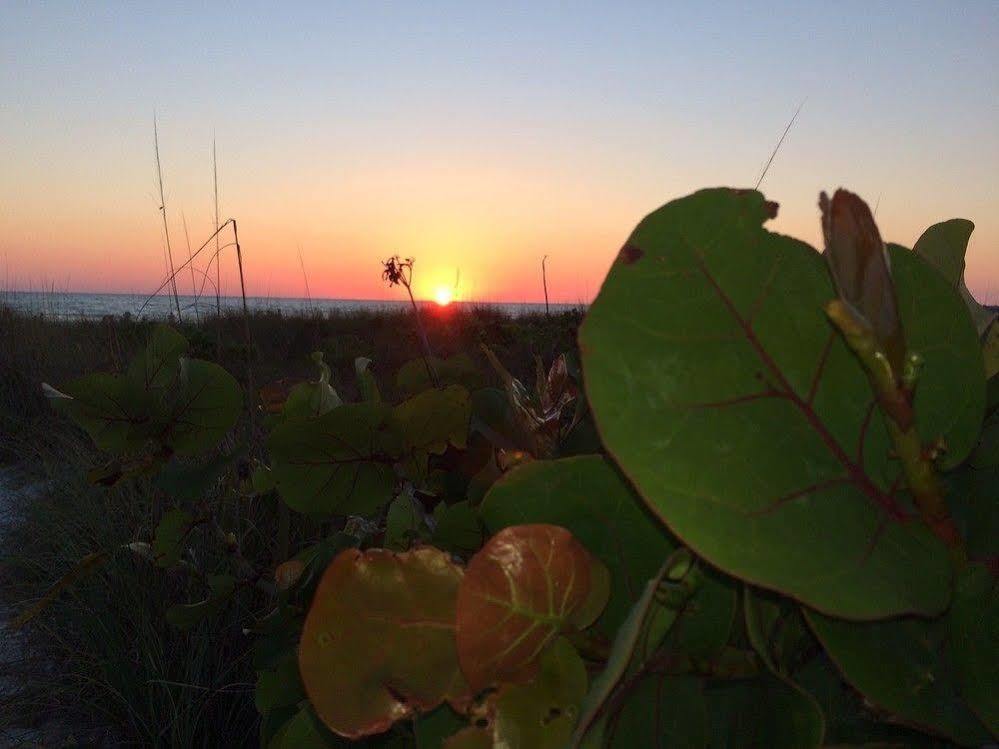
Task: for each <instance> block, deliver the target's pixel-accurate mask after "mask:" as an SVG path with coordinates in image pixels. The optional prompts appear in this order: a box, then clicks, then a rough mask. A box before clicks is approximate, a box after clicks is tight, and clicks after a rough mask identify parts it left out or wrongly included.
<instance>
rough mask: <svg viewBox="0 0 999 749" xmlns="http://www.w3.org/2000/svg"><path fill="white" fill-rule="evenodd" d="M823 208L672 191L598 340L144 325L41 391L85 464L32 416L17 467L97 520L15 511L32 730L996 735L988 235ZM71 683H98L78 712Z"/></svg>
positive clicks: (789, 737) (646, 741)
mask: <svg viewBox="0 0 999 749" xmlns="http://www.w3.org/2000/svg"><path fill="white" fill-rule="evenodd" d="M820 209H821V215H822V226H823V231H824V235H825V252H824V253H823V254H820V253H818V252H816V251H815V250H814V249H813V248H811V247H809V246H808V245H806V244H804V243H801V242H798V241H797V240H793V239H791V238H789V237H784V236H781V235H778V234H773V233H770V232H768V231H767V230H766V229H765V228H764V226H763V225H764V223H765V222H766V220H768V219H770V218H773V217H774V216H775V215H776V211H777V205H776V204H774V203H770V202H767V201H766V200H765V199H764V198H763V196H762V195H761V194H760V193H758V192H756V191H745V190H731V189H714V190H704V191H701V192H698V193H695V194H694V195H691V196H688V197H686V198H682V199H680V200H676V201H673V202H671V203H669V204H667V205H665V206H663V207H662V208H660V209H659V210H657V211H656V212H654V213H652V214H650V215H649V216H648V217H646V219H645V220H643V221H642V222H641V223H640V224H639V226H638V227H637V228H636V229H635V231H634V232H633V234H632V235H631V237H630V238H629V239H628V241H627V243H626V244H625V246H624V247H623V248H622V250H621V252H620V255H619V256H618V258H617V260H616V261H615V263H614V264H613V266H612V268H611V270H610V271H609V273H608V276H607V278H606V280H605V282H604V284H603V287H602V289H601V292H600V294H599V296H598V297H597V299H596V301H595V302H594V304H593V305H592V307H591V308H590V309H589V311H588V312H587V315H586V318H585V320H584V321H583V322H582V324H581V325H580V326H579V330H578V340H579V350H578V352H577V350H576V347H575V345H574V338H575V336H574V332H575V330H574V329H575V328H576V327H577V326H576V323H577V322H578V320H577V319H576V318H574V317H573V316H571V315H568V316H563V317H559V318H554V319H553V318H547V317H537V318H528V319H521V320H517V321H510V320H507V319H505V318H502V317H500V316H496V315H494V314H491V313H487V312H472V313H469V314H466V313H462V312H459V311H457V310H447V311H442V312H441V313H440V314H439V315H438V316H435V317H428V321H427V323H426V328H427V335H426V337H424V335H423V333H422V331H421V333H420V336H419V338H420V341H421V344H422V345H421V347H420V348H415V347H414V339H415V338H416V335H415V333H414V327H413V322H414V321H412V320H410V319H408V318H406V317H402V316H394V315H386V316H369V317H368V318H367V319H366V320H364V324H365V327H363V328H360V329H357V328H354V329H353V330H351V329H350V324H356V323H357V322H358V320H361V319H362V318H340V319H318V318H317V319H314V320H305V321H298V322H296V323H295V324H294V325H292V326H288V325H286V324H283V321H275V320H271V319H269V318H267V317H257V318H254V319H253V320H252V321H240V325H241V326H242V324H243V323H245V322H250V323H252V324H251V325H248V326H246V327H241V328H240V329H238V330H237V329H236V328H235V326H234V325H232V323H233V322H235V321H232V320H229V321H226V320H223V321H214V322H210V323H209V324H208V325H206V326H205V327H204V328H199V329H188V330H186V331H185V332H184V333H183V334H182V333H181V332H178V330H177V329H176V328H174V327H170V326H167V325H155V326H144V329H142V327H141V326H131V328H129V330H130V335H131V336H132V337H131V338H130V339H129V340H128V342H127V343H126V344H124V345H123V344H122V342H121V340H120V339H117V340H115V343H114V345H109V346H108V350H109V351H110V352H113V353H112V354H111V355H112V356H113V360H112V361H111V362H109V364H110V366H109V367H108V369H109V370H110V371H105V372H97V373H95V372H93V371H92V370H91V369H90V368H89V367H88V368H82V371H83V372H84V374H83V375H82V376H79V377H75V378H72V377H68V376H67V377H66V378H64V379H59V380H56V381H55V382H54V383H53V384H52V385H46V386H45V392H46V396H47V398H48V400H49V404H50V406H51V408H52V410H53V412H54V413H56V414H59V415H62V416H64V417H68V419H69V420H70V421H72V422H73V423H75V424H76V425H77V426H78V427H79V428H80V429H82V430H83V431H84V432H85V433H86V435H87V436H88V437H89V440H90V442H91V443H92V446H90V445H88V444H87V442H86V441H84V440H82V439H81V435H80V433H79V432H73V431H71V430H69V429H68V427H67V425H66V423H65V422H64V421H59V420H58V419H56V417H54V416H52V415H51V414H48V413H47V412H46V411H45V410H44V408H42V406H41V404H40V402H39V401H38V396H37V395H29V396H25V398H24V399H23V402H20V403H18V404H17V405H16V406H15V404H14V403H13V402H12V404H11V405H12V413H13V414H14V416H12V417H11V418H15V417H16V418H17V419H19V420H20V423H21V424H33V425H34V428H35V432H34V433H33V434H31V435H30V436H29V437H28V438H26V439H25V438H20V439H19V438H17V437H13V436H11V437H9V438H8V440H7V442H8V448H7V449H8V450H9V451H10V452H11V454H15V455H17V454H20V455H24V450H25V449H34V450H36V451H37V453H38V455H39V456H42V457H43V458H44V456H49V460H50V462H49V463H48V464H47V465H46V467H45V470H46V472H47V473H48V476H49V478H50V479H51V480H52V483H51V484H50V486H57V484H56V483H55V479H56V477H57V476H58V477H62V480H64V481H67V482H70V483H68V484H66V485H65V486H66V494H64V495H63V496H62V497H61V498H60V499H61V501H63V502H66V501H69V502H72V503H74V506H75V504H76V503H81V504H85V505H86V506H87V507H88V508H89V509H88V510H87V511H85V512H79V511H76V510H73V511H71V512H70V511H65V510H64V511H62V512H59V511H55V510H54V509H50V510H49V511H48V512H49V513H50V514H48V515H46V514H45V512H46V510H45V508H46V507H49V508H54V507H55V506H56V502H55V501H50V502H49V503H46V502H39V503H33V509H32V510H30V511H29V515H30V517H32V518H33V519H34V520H33V522H32V521H30V520H29V521H28V522H26V523H23V524H21V525H20V526H19V527H20V531H15V532H16V533H17V532H20V534H21V536H20V538H22V539H23V543H24V548H23V549H22V550H21V551H20V552H19V553H18V554H12V555H11V559H10V561H9V562H8V567H9V569H11V570H13V572H14V574H13V575H11V578H12V581H13V582H11V583H9V584H8V587H9V588H10V589H11V590H14V591H19V592H15V594H14V597H13V600H15V601H19V602H20V606H19V612H20V613H19V616H18V618H17V619H16V620H14V625H15V626H17V627H21V626H22V625H23V626H25V627H26V631H27V633H28V640H29V645H30V647H31V648H33V650H30V652H32V653H36V652H37V653H38V654H39V656H40V658H41V660H40V661H39V662H40V663H41V664H44V665H43V666H42V667H40V668H36V670H35V671H34V672H31V669H30V666H29V667H27V668H28V670H27V671H26V672H25V673H26V676H32V677H35V680H34V681H33V682H31V683H30V685H29V686H28V688H27V689H26V690H25V691H23V692H21V693H19V694H18V695H17V697H15V699H14V700H13V705H14V707H15V708H16V709H18V710H21V712H20V713H18V714H19V715H21V716H23V717H28V716H30V715H31V713H30V710H25V707H24V706H25V705H32V704H34V705H36V706H37V705H45V706H47V707H53V706H58V707H61V708H64V709H68V708H70V707H72V708H73V711H68V715H67V718H72V719H76V720H79V721H83V722H84V723H86V722H88V721H89V722H90V723H94V724H101V723H102V720H103V724H104V725H106V726H110V728H111V730H112V731H113V732H114V733H115V735H116V736H120V737H122V738H124V739H126V740H131V741H137V742H138V743H152V744H173V745H179V744H183V745H189V744H197V743H206V744H210V745H216V744H225V745H236V744H241V743H253V742H254V741H258V742H259V744H260V745H262V746H265V747H268V749H283V748H286V747H287V748H290V747H341V746H366V747H379V748H388V747H417V749H426V748H427V747H432V748H433V749H438V748H441V749H468V748H473V749H488V748H489V747H504V748H505V749H561V747H578V748H580V749H584V748H585V749H595V748H596V747H613V748H618V747H621V748H624V747H645V746H683V747H761V746H766V747H789V748H790V747H819V746H823V745H837V744H864V745H870V744H872V743H873V744H877V745H889V746H923V745H925V746H936V745H940V744H941V743H946V744H958V745H968V746H979V745H984V744H987V743H989V742H990V741H993V740H994V739H995V738H996V734H997V729H999V703H997V702H996V695H997V694H999V688H997V687H999V684H997V674H999V629H997V627H999V616H997V612H999V608H997V607H999V586H997V585H996V577H997V573H999V562H997V560H999V547H997V545H996V544H997V539H999V533H997V532H996V531H997V529H999V524H997V512H996V509H997V500H999V498H997V495H996V486H999V481H997V479H999V473H997V472H999V454H997V451H996V444H997V434H999V431H997V430H999V379H997V372H999V333H997V331H999V328H997V326H996V322H995V315H993V314H992V313H991V312H990V311H989V310H987V309H985V308H983V307H981V306H980V305H978V304H977V303H976V302H975V300H974V299H973V298H971V296H970V294H968V293H967V290H966V289H965V288H964V285H963V280H962V276H963V264H964V260H963V257H964V251H965V248H966V246H967V240H968V236H969V234H970V231H971V226H970V223H969V222H964V221H960V220H955V221H948V222H944V223H942V224H937V225H935V226H933V227H931V228H930V229H929V230H928V231H927V232H926V233H925V234H924V235H923V237H921V238H920V240H919V242H917V244H916V246H915V247H914V248H913V249H911V250H910V249H908V248H904V247H900V246H898V245H891V244H888V245H886V244H885V243H884V242H883V241H882V239H881V237H880V235H879V232H878V229H877V226H876V225H875V223H874V220H873V217H872V216H871V213H870V211H869V209H868V207H867V205H866V204H865V203H864V202H863V201H861V200H860V199H859V198H858V197H857V196H855V195H852V194H851V193H849V192H846V191H843V190H840V191H837V192H836V194H835V195H834V196H833V197H832V198H831V199H830V198H828V197H827V196H825V195H823V196H822V199H821V201H820ZM414 307H415V304H414ZM414 312H415V310H414ZM21 323H22V324H24V325H30V324H41V323H38V322H37V321H35V322H34V323H33V322H32V321H29V320H21ZM227 325H228V327H227ZM334 325H336V326H339V327H336V329H333V328H334ZM269 326H270V327H269ZM126 327H128V326H126ZM247 327H248V330H247V329H246V328H247ZM289 327H290V328H291V332H292V335H289V331H288V328H289ZM93 330H95V331H104V332H105V333H106V332H108V331H110V330H116V329H115V328H114V326H113V325H110V324H108V326H107V328H101V327H95V328H93ZM240 333H242V337H241V336H240ZM213 336H214V338H213ZM8 345H9V346H10V347H11V350H17V349H18V347H17V346H16V345H14V343H13V342H8ZM67 345H71V343H67ZM21 355H22V356H26V357H27V358H28V359H30V355H28V354H24V353H22V354H21ZM63 356H65V354H63ZM90 364H94V362H90ZM16 371H17V372H19V373H20V374H18V375H14V376H11V377H10V378H8V379H9V380H10V384H9V385H8V386H7V387H8V388H9V391H10V392H11V393H16V392H17V391H18V390H19V389H22V390H24V392H26V393H27V392H28V391H30V390H31V387H30V386H31V384H32V383H33V382H37V380H36V379H34V378H35V377H36V376H38V375H39V374H42V376H46V377H47V376H48V373H44V374H43V373H40V372H39V371H38V370H37V369H35V370H31V369H29V368H28V367H27V365H23V364H22V365H21V366H20V367H19V368H18V369H17V370H16ZM78 371H80V370H77V372H78ZM25 373H27V374H25ZM56 374H64V373H62V372H59V373H56ZM65 374H67V375H68V374H70V373H65ZM25 383H27V389H25V387H26V386H25ZM53 385H54V386H53ZM15 399H17V398H16V396H14V398H12V400H15ZM15 407H16V408H17V409H19V410H16V411H14V410H13V408H15ZM45 425H47V426H45ZM11 434H13V431H11ZM43 435H44V436H43ZM60 441H61V443H62V444H60ZM70 445H72V446H73V447H72V449H70V448H69V446H70ZM94 447H96V448H97V449H96V450H95V449H94ZM66 455H70V456H74V457H73V460H72V461H70V460H68V459H64V456H66ZM60 459H63V460H64V462H65V463H71V465H65V466H62V467H61V468H56V467H55V464H57V463H59V461H60ZM81 474H83V475H85V476H86V479H87V484H88V486H85V485H84V484H83V483H82V480H81ZM72 482H75V483H72ZM35 504H37V507H35V506H34V505H35ZM94 508H97V509H94ZM80 517H83V518H88V521H87V522H83V523H77V526H78V528H77V529H74V528H72V527H69V526H68V525H67V519H72V520H76V519H77V518H80ZM95 518H102V520H95ZM110 518H113V520H111V519H110ZM46 524H48V527H47V526H46ZM43 529H44V530H43ZM46 530H50V531H51V533H52V534H53V538H54V539H56V540H52V539H49V540H41V537H42V536H43V535H44V532H45V531H46ZM67 536H69V537H72V544H67V543H65V538H66V537H67ZM60 544H62V545H63V546H64V547H66V546H71V547H72V548H71V549H70V550H69V552H68V553H67V552H65V551H62V552H60V553H53V552H54V550H55V549H56V548H60V547H59V545H60ZM46 554H48V555H49V556H48V557H46ZM52 557H55V561H56V562H57V564H56V565H55V568H46V566H45V564H44V562H42V563H40V560H45V559H50V558H52ZM156 573H158V574H156ZM42 583H51V587H49V589H48V592H47V593H44V594H43V593H42V590H43V588H42ZM122 589H127V591H126V592H122ZM18 596H20V597H18ZM53 642H55V643H57V644H53ZM70 653H73V654H75V657H73V656H71V655H69V654H70ZM60 654H61V655H62V657H63V660H62V661H61V662H60V661H59V656H60ZM53 664H56V667H57V668H58V667H61V668H64V669H66V670H68V672H69V673H70V675H71V677H72V679H75V680H76V681H77V682H79V683H83V684H84V685H86V688H85V689H84V694H85V695H86V696H85V697H83V698H81V699H80V700H79V701H78V702H76V703H73V702H72V701H71V700H70V699H67V698H64V697H60V696H55V697H53V696H52V692H53V690H52V689H51V688H46V686H45V685H46V672H45V667H46V666H47V667H51V666H52V665H53ZM123 671H124V672H127V674H126V673H119V672H123ZM38 685H42V686H40V687H39V686H38ZM109 695H110V697H109ZM18 700H19V701H18ZM116 700H117V701H118V702H119V703H123V705H119V707H117V708H113V709H109V708H108V706H109V705H114V704H115V701H116ZM251 705H252V708H253V712H252V713H251V711H250V708H251ZM88 708H89V709H88ZM98 708H102V709H103V710H104V713H103V716H102V714H101V711H100V710H99V709H98ZM35 715H37V713H35Z"/></svg>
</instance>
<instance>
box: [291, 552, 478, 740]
mask: <svg viewBox="0 0 999 749" xmlns="http://www.w3.org/2000/svg"><path fill="white" fill-rule="evenodd" d="M461 579H462V570H461V568H460V567H458V566H457V565H455V564H454V563H453V562H451V561H450V559H449V558H448V556H447V555H446V554H445V553H444V552H441V551H439V550H437V549H434V548H431V547H423V548H420V549H416V550H415V551H410V552H404V553H401V554H394V553H392V552H389V551H386V550H384V549H371V550H368V551H365V552H361V551H358V550H356V549H348V550H346V551H343V552H341V553H340V554H339V555H338V556H337V557H336V559H334V560H333V563H332V564H331V565H330V566H329V568H328V569H327V570H326V572H325V574H324V575H323V578H322V580H321V581H320V583H319V586H318V588H317V589H316V595H315V598H314V599H313V601H312V606H311V608H310V609H309V613H308V616H307V617H306V619H305V625H304V627H303V629H302V643H301V646H300V648H299V655H298V663H299V669H300V671H301V674H302V681H303V683H304V685H305V691H306V693H307V694H308V695H309V700H310V702H311V703H312V705H313V707H315V709H316V712H317V714H318V715H319V717H320V718H321V719H322V721H323V722H324V723H325V724H326V725H327V726H329V728H330V729H331V730H333V731H335V732H336V733H338V734H340V735H342V736H346V737H349V738H357V737H361V736H367V735H371V734H375V733H380V732H382V731H384V730H385V729H387V728H388V727H389V726H390V725H392V724H393V723H394V722H395V721H397V720H401V719H404V718H407V717H412V716H414V715H415V714H416V713H417V712H426V711H429V710H432V709H433V708H435V707H437V706H438V705H439V704H441V703H442V702H443V701H444V700H449V701H455V700H462V699H465V698H466V696H467V695H466V687H465V684H464V680H463V679H462V676H461V671H460V670H459V668H458V657H457V652H456V650H455V635H454V622H455V602H456V598H457V592H458V584H459V582H460V581H461Z"/></svg>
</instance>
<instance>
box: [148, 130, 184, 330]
mask: <svg viewBox="0 0 999 749" xmlns="http://www.w3.org/2000/svg"><path fill="white" fill-rule="evenodd" d="M153 151H154V152H155V154H156V181H157V182H158V184H159V188H160V215H161V216H163V236H164V238H165V240H166V251H167V263H168V265H169V267H170V284H171V288H172V290H173V303H174V306H175V307H176V308H177V320H178V321H179V320H180V318H181V315H180V297H179V296H178V295H177V274H176V273H175V272H174V267H173V250H172V249H171V247H170V226H169V224H168V222H167V215H166V197H165V196H164V195H163V169H162V167H161V166H160V134H159V130H158V129H157V127H156V116H155V115H153Z"/></svg>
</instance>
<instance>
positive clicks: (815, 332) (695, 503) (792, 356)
mask: <svg viewBox="0 0 999 749" xmlns="http://www.w3.org/2000/svg"><path fill="white" fill-rule="evenodd" d="M774 213H775V206H774V205H773V204H768V203H766V201H765V200H764V198H763V196H762V195H761V194H760V193H758V192H754V191H738V190H731V189H712V190H703V191H701V192H698V193H695V194H694V195H692V196H689V197H686V198H682V199H680V200H677V201H674V202H672V203H669V204H667V205H666V206H664V207H662V208H660V209H659V210H657V211H655V212H654V213H652V214H650V215H649V216H648V217H647V218H646V219H645V220H643V221H642V222H641V223H640V224H639V226H638V227H637V228H636V229H635V231H634V233H633V234H632V236H631V238H630V239H629V240H628V242H627V243H626V244H625V246H624V249H622V250H621V253H620V255H619V256H618V260H617V261H616V262H615V263H614V266H613V267H612V269H611V271H610V272H609V274H608V276H607V278H606V280H605V281H604V285H603V287H602V289H601V291H600V294H599V296H598V297H597V299H596V301H595V302H594V304H593V305H592V306H591V308H590V310H589V313H588V314H587V317H586V320H585V322H584V324H583V327H582V329H581V331H580V345H581V348H582V353H583V364H584V370H585V375H586V376H585V382H586V387H587V392H588V395H589V400H590V404H591V407H592V410H593V413H594V417H595V420H596V423H597V426H598V428H599V430H600V433H601V436H602V438H603V440H604V443H605V445H606V446H607V448H608V450H609V451H610V452H611V454H612V455H613V456H614V458H615V459H616V460H617V462H618V464H619V465H620V466H621V468H622V469H623V470H624V472H625V474H627V476H628V477H629V478H630V479H631V480H632V482H633V484H634V485H635V486H636V488H637V489H638V490H639V492H640V493H641V494H642V496H643V497H644V498H645V500H646V502H647V503H648V504H649V506H650V507H651V508H652V509H653V510H654V511H655V512H656V513H657V514H658V515H659V516H660V517H662V518H663V520H664V521H665V522H666V523H667V525H668V526H669V527H670V528H671V529H672V530H673V531H674V532H675V533H676V534H677V535H678V536H679V537H680V538H681V539H682V540H683V541H684V542H686V543H688V544H689V545H690V546H691V547H692V548H693V549H694V550H695V551H697V552H698V553H699V554H701V555H703V556H704V557H706V558H707V559H708V560H709V561H710V562H712V563H713V564H714V565H716V566H718V567H720V568H721V569H723V570H724V571H726V572H728V573H730V574H733V575H736V576H738V577H741V578H743V579H745V580H748V581H751V582H753V583H756V584H758V585H761V586H764V587H768V588H773V589H776V590H779V591H782V592H784V593H786V594H789V595H791V596H794V597H796V598H798V599H800V600H802V601H807V602H808V603H809V604H810V605H812V606H814V607H816V608H818V609H821V610H824V611H828V612H834V613H836V614H838V615H842V616H848V617H852V618H875V617H883V616H889V615H893V614H897V613H902V612H906V611H920V612H927V613H935V612H939V611H941V610H942V609H943V608H944V607H945V606H946V604H947V601H948V598H949V590H950V569H949V564H948V558H947V552H946V549H945V547H944V545H943V544H942V543H941V542H940V541H938V540H937V539H936V538H935V537H933V536H932V534H931V533H930V531H929V530H928V529H926V528H925V527H924V526H923V525H922V524H921V523H920V522H917V521H913V519H912V517H911V516H910V514H909V513H908V512H907V510H906V509H905V507H904V506H903V504H902V502H901V501H900V500H899V499H898V498H897V497H896V496H894V494H893V492H892V488H891V487H892V484H893V482H894V479H895V478H896V477H897V475H898V471H899V469H898V466H897V461H892V460H891V457H890V455H889V449H888V441H887V436H886V432H885V429H884V426H883V423H882V420H881V419H880V417H879V415H878V414H877V413H876V412H874V406H873V400H872V396H871V390H870V387H869V384H868V382H867V379H866V377H865V375H864V372H863V371H862V369H861V367H860V365H859V363H858V362H857V361H856V360H855V358H854V356H853V355H852V353H851V352H850V351H849V350H848V349H847V348H846V346H845V344H844V343H842V341H841V340H840V338H839V336H838V335H837V334H836V333H835V331H834V330H833V328H832V327H831V325H830V324H829V322H828V321H827V320H826V317H825V313H824V311H823V307H824V305H825V304H826V303H827V302H828V301H829V300H831V299H832V298H833V297H834V295H835V292H834V290H833V288H832V284H831V282H830V280H829V277H828V274H827V272H826V269H825V267H824V264H823V262H822V259H821V257H820V256H819V255H818V253H816V252H815V251H814V250H813V249H812V248H811V247H809V246H808V245H806V244H804V243H801V242H798V241H796V240H794V239H791V238H789V237H785V236H782V235H778V234H772V233H770V232H767V231H766V230H765V229H763V227H762V223H763V222H764V221H765V220H766V219H767V218H768V217H770V216H772V215H774ZM907 293H909V292H907V291H905V290H903V289H901V288H900V289H899V295H900V297H903V296H905V294H907ZM911 293H913V294H916V295H918V293H919V292H918V290H913V291H912V292H911ZM932 301H933V300H931V303H929V304H927V305H925V306H923V307H920V308H919V309H918V310H916V311H917V312H918V313H919V314H918V316H917V318H918V319H906V320H904V322H903V324H904V325H906V335H907V336H908V337H912V336H915V338H916V340H919V335H920V334H919V327H920V326H921V325H922V324H924V321H926V320H929V319H932V318H933V317H934V316H935V315H937V314H938V312H939V309H938V307H936V306H935V304H933V303H932ZM948 309H949V308H948ZM945 311H946V310H945ZM941 361H943V359H939V360H938V363H939V362H941ZM959 363H960V362H959ZM952 374H953V373H952V372H951V371H950V368H945V369H943V370H940V368H939V367H938V366H935V367H934V368H933V369H932V370H931V369H930V368H929V367H928V368H927V370H926V371H925V372H924V373H923V380H922V381H921V383H920V387H921V388H925V389H926V390H928V391H930V392H933V393H938V394H940V393H945V392H946V393H948V394H949V397H960V393H959V392H957V391H953V390H951V389H950V388H949V387H947V386H935V385H934V384H933V383H934V382H935V381H936V378H940V379H941V380H942V381H944V382H947V381H948V378H951V376H952ZM963 381H964V377H963V375H961V376H959V377H958V378H957V380H956V382H957V383H960V382H963ZM928 383H929V384H928ZM962 425H963V422H962ZM926 426H927V428H928V430H929V432H930V433H931V434H946V433H948V429H947V426H948V424H935V423H934V424H927V425H926ZM951 426H952V425H951ZM963 426H966V425H963ZM958 441H960V440H958Z"/></svg>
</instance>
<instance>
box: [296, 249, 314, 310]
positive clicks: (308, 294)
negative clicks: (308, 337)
mask: <svg viewBox="0 0 999 749" xmlns="http://www.w3.org/2000/svg"><path fill="white" fill-rule="evenodd" d="M298 264H299V265H301V266H302V280H303V281H305V298H306V299H308V300H309V310H312V292H311V291H309V274H308V273H306V272H305V258H304V257H302V245H298Z"/></svg>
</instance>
